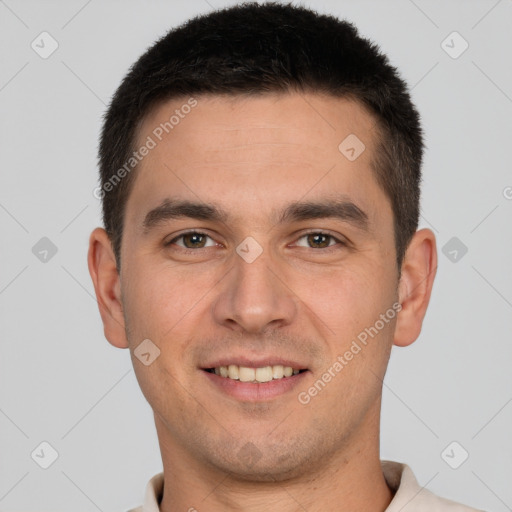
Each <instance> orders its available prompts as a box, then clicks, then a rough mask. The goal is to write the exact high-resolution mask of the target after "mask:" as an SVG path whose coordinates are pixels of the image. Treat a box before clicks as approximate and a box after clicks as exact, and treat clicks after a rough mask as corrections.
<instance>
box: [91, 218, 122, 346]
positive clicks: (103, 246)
mask: <svg viewBox="0 0 512 512" xmlns="http://www.w3.org/2000/svg"><path fill="white" fill-rule="evenodd" d="M87 264H88V266H89V273H90V274H91V278H92V282H93V283H94V291H95V292H96V300H97V302H98V306H99V309H100V315H101V319H102V321H103V330H104V332H105V338H107V340H108V341H109V342H110V343H111V344H112V345H114V347H118V348H128V340H127V339H126V329H125V323H124V316H123V306H122V302H121V281H120V277H119V273H118V271H117V266H116V260H115V256H114V251H113V249H112V244H111V242H110V238H109V237H108V235H107V232H106V231H105V230H104V229H102V228H96V229H95V230H94V231H93V232H92V233H91V236H90V238H89V254H88V256H87Z"/></svg>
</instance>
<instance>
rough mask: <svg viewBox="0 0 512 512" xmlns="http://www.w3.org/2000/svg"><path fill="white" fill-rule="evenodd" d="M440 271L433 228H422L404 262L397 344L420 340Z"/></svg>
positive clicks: (413, 240)
mask: <svg viewBox="0 0 512 512" xmlns="http://www.w3.org/2000/svg"><path fill="white" fill-rule="evenodd" d="M436 270H437V249H436V239H435V235H434V233H433V232H432V231H431V230H430V229H421V230H419V231H417V232H416V233H415V234H414V236H413V238H412V240H411V242H410V244H409V246H408V248H407V251H406V254H405V257H404V260H403V262H402V272H401V278H400V282H399V289H398V294H399V301H400V304H401V305H402V309H401V311H400V313H399V315H398V318H397V322H396V327H395V334H394V344H395V345H397V346H400V347H405V346H407V345H410V344H411V343H413V342H414V341H415V340H416V339H417V338H418V336H419V334H420V332H421V326H422V323H423V319H424V317H425V313H426V311H427V306H428V303H429V300H430V295H431V292H432V286H433V284H434V278H435V275H436Z"/></svg>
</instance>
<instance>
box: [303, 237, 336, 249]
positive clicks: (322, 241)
mask: <svg viewBox="0 0 512 512" xmlns="http://www.w3.org/2000/svg"><path fill="white" fill-rule="evenodd" d="M332 238H333V237H332V236H330V235H326V234H324V233H310V234H309V235H307V240H308V244H309V246H310V247H311V248H313V249H323V248H324V247H329V245H330V242H331V240H332Z"/></svg>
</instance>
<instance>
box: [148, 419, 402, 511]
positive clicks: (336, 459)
mask: <svg viewBox="0 0 512 512" xmlns="http://www.w3.org/2000/svg"><path fill="white" fill-rule="evenodd" d="M374 419H376V420H378V415H377V418H374ZM377 425H378V422H377ZM156 426H157V432H158V434H159V436H158V437H159V441H160V448H161V451H162V460H163V465H164V494H163V498H162V502H161V506H160V511H161V512H177V511H183V510H187V511H190V512H194V511H197V512H201V511H203V510H208V512H235V511H241V510H243V511H244V512H263V511H267V510H269V509H270V510H280V511H281V512H292V511H293V512H296V511H297V510H308V511H310V512H317V511H318V512H320V511H325V510H337V511H339V512H349V511H350V512H359V511H360V512H363V511H364V512H369V511H371V512H383V511H385V510H386V508H387V507H388V505H389V503H390V502H391V500H392V498H393V493H392V491H391V490H390V489H389V487H388V486H387V484H386V481H385V479H384V475H383V473H382V469H381V464H380V458H379V436H378V427H377V428H376V430H375V433H374V435H373V436H368V435H367V434H366V435H364V436H361V438H360V439H358V440H356V439H351V440H350V443H347V448H346V449H345V450H343V452H340V453H336V454H334V455H333V456H332V457H331V459H330V460H329V461H323V463H322V467H314V468H308V470H306V471H304V472H302V473H301V474H300V475H298V476H294V477H292V478H289V479H283V480H280V481H277V479H275V478H273V477H271V476H270V475H269V481H266V482H262V481H257V482H253V481H248V480H243V479H240V478H238V477H237V475H236V474H227V473H225V472H222V471H218V470H217V469H215V468H214V467H208V466H206V465H205V464H204V463H203V462H200V461H198V460H196V459H194V458H193V457H191V456H190V454H188V453H187V452H186V450H184V449H183V447H181V446H179V445H177V444H175V443H173V442H172V440H171V439H170V438H169V437H166V435H165V434H166V433H167V431H166V430H165V427H164V425H163V424H161V423H160V422H159V421H158V419H156ZM362 430H365V429H362Z"/></svg>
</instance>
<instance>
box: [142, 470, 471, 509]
mask: <svg viewBox="0 0 512 512" xmlns="http://www.w3.org/2000/svg"><path fill="white" fill-rule="evenodd" d="M381 467H382V472H383V474H384V478H385V479H386V483H387V484H388V486H389V488H390V489H391V490H392V491H393V492H394V493H395V495H394V497H393V499H392V500H391V503H390V504H389V506H388V508H387V509H386V511H385V512H428V511H431V510H434V508H432V507H443V510H445V509H444V506H450V505H455V507H454V508H451V507H450V510H453V512H470V511H473V510H475V509H471V508H468V507H465V506H463V505H456V504H455V503H454V502H452V501H449V500H445V499H443V498H438V497H436V496H435V495H434V494H432V493H431V492H430V491H428V490H427V489H425V488H423V487H420V486H419V484H418V482H417V480H416V478H415V476H414V474H413V472H412V470H411V468H410V467H409V466H408V465H407V464H401V463H399V462H393V461H388V460H383V461H381ZM163 489H164V474H163V473H158V474H156V475H155V476H154V477H153V478H151V480H150V481H149V482H148V484H147V486H146V493H145V497H144V505H143V506H142V507H141V508H139V509H135V510H134V511H133V512H160V509H159V504H160V501H161V500H162V495H163ZM435 510H437V508H435Z"/></svg>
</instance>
